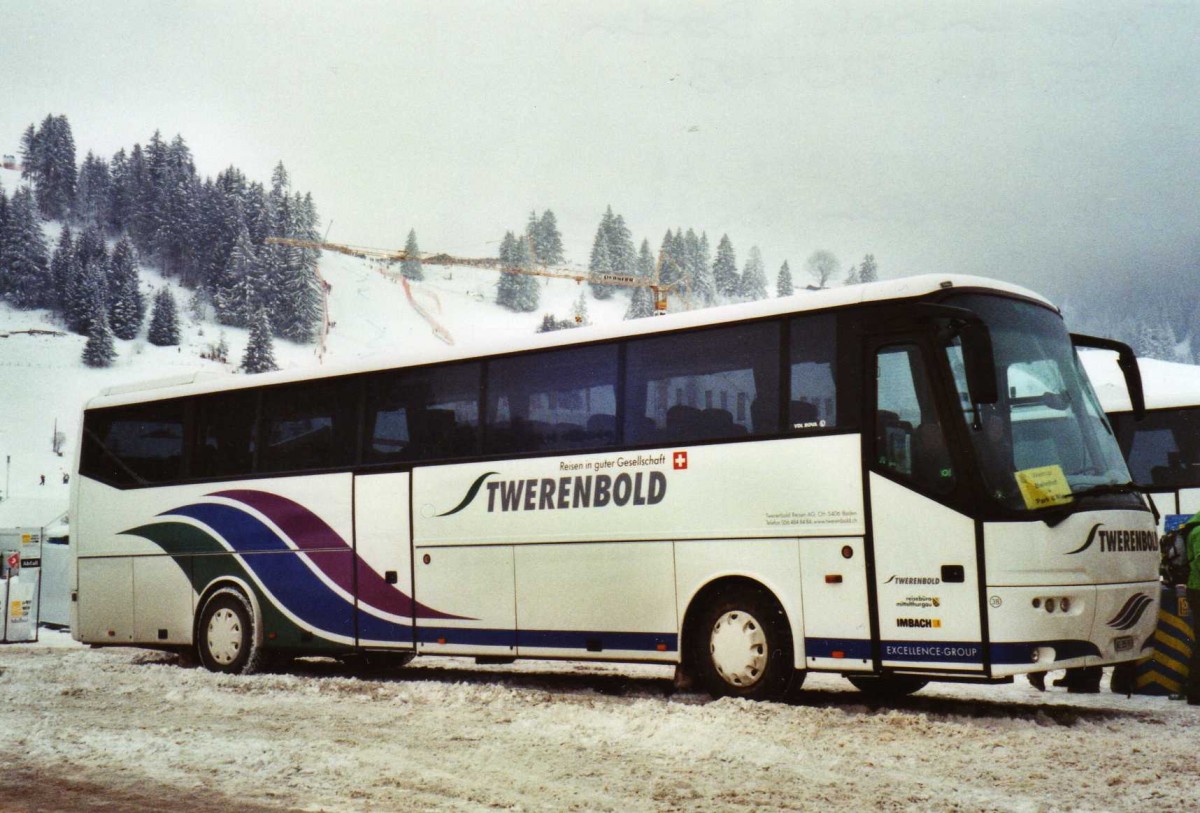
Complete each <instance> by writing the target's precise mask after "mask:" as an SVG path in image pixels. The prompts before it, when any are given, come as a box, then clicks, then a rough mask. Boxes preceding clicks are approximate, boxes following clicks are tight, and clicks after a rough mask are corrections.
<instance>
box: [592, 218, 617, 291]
mask: <svg viewBox="0 0 1200 813" xmlns="http://www.w3.org/2000/svg"><path fill="white" fill-rule="evenodd" d="M596 240H597V242H596V244H595V245H594V246H593V247H592V262H591V267H590V269H589V272H588V277H589V278H590V279H593V280H597V279H601V278H603V277H610V276H612V275H613V274H614V273H616V272H615V269H614V267H613V259H612V255H611V254H610V253H609V246H608V241H607V240H603V239H601V236H600V235H599V234H597V235H596ZM588 287H589V288H591V289H592V296H594V297H596V299H612V297H613V295H614V293H615V292H616V291H615V289H614V287H613V286H612V285H610V284H608V283H603V282H589V283H588Z"/></svg>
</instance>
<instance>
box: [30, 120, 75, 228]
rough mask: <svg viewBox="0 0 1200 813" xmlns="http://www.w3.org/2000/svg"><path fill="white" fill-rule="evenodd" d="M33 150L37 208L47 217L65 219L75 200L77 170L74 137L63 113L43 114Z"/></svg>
mask: <svg viewBox="0 0 1200 813" xmlns="http://www.w3.org/2000/svg"><path fill="white" fill-rule="evenodd" d="M34 140H35V147H34V149H33V151H32V152H33V155H34V160H35V162H36V166H35V168H34V170H33V173H32V175H31V179H32V180H33V182H34V186H35V189H36V190H37V211H38V213H39V214H40V215H41V216H42V217H43V218H45V219H46V220H65V219H66V217H67V215H68V214H69V213H70V212H71V208H72V206H73V205H74V203H75V185H76V183H77V180H78V169H77V168H76V165H75V139H74V137H73V136H72V135H71V125H70V123H69V122H68V121H67V117H66V116H46V118H45V120H43V121H42V126H41V127H40V128H38V131H37V134H36V136H35V139H34Z"/></svg>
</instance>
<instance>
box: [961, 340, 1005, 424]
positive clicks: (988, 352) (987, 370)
mask: <svg viewBox="0 0 1200 813" xmlns="http://www.w3.org/2000/svg"><path fill="white" fill-rule="evenodd" d="M958 335H959V339H960V340H961V341H962V351H963V367H964V368H965V371H966V374H967V393H968V394H969V395H970V396H971V402H972V403H975V404H994V403H996V402H997V401H999V400H1000V392H999V389H998V388H997V386H996V357H995V356H994V355H993V354H992V334H991V331H989V330H988V327H987V325H985V324H984V323H983V322H980V321H970V322H967V323H966V324H965V325H963V326H962V327H961V328H960V329H959V333H958Z"/></svg>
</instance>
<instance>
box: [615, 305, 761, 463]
mask: <svg viewBox="0 0 1200 813" xmlns="http://www.w3.org/2000/svg"><path fill="white" fill-rule="evenodd" d="M626 358H627V362H626V363H627V373H626V385H625V387H626V389H625V440H626V442H628V443H674V442H678V441H686V440H706V439H718V438H733V437H741V436H745V435H762V434H769V433H773V432H778V431H779V325H778V324H777V323H775V322H762V323H759V324H753V325H742V326H739V327H728V328H713V329H710V330H703V331H697V332H694V333H682V334H676V335H672V336H660V337H655V338H648V339H637V340H634V341H631V342H630V343H629V349H628V353H627V356H626Z"/></svg>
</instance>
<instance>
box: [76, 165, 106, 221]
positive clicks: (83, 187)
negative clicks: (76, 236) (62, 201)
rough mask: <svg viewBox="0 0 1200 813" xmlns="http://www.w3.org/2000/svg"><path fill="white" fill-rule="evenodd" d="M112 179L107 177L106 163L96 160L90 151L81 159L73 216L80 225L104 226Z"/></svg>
mask: <svg viewBox="0 0 1200 813" xmlns="http://www.w3.org/2000/svg"><path fill="white" fill-rule="evenodd" d="M111 186H112V178H111V176H110V175H109V169H108V162H107V161H105V160H104V159H103V158H98V157H97V156H96V155H95V154H94V153H92V152H91V150H89V151H88V154H87V157H86V158H84V159H83V166H82V167H80V169H79V183H78V186H77V188H76V194H75V203H74V215H75V219H76V220H77V221H79V222H80V223H94V224H96V225H98V226H104V225H105V224H106V220H107V213H108V199H109V195H110V194H111V192H110V187H111Z"/></svg>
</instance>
